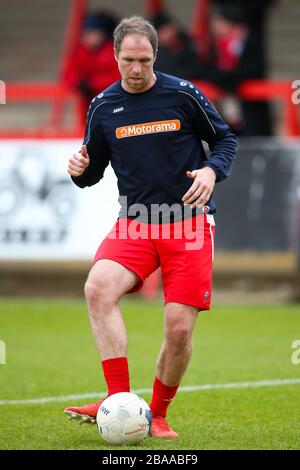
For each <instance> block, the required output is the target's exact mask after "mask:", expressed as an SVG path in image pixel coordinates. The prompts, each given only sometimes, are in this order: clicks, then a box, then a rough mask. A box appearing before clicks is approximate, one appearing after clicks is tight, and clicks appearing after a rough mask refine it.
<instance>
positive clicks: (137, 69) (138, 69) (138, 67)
mask: <svg viewBox="0 0 300 470" xmlns="http://www.w3.org/2000/svg"><path fill="white" fill-rule="evenodd" d="M141 70H142V68H141V64H139V63H138V62H137V63H135V64H133V67H132V71H133V73H135V74H138V73H140V72H141Z"/></svg>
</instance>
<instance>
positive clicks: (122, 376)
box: [102, 357, 130, 397]
mask: <svg viewBox="0 0 300 470" xmlns="http://www.w3.org/2000/svg"><path fill="white" fill-rule="evenodd" d="M102 369H103V373H104V377H105V380H106V383H107V390H108V393H107V396H108V397H109V396H110V395H114V394H115V393H119V392H130V385H129V371H128V361H127V357H115V358H113V359H106V360H105V361H102Z"/></svg>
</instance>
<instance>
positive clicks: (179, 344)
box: [165, 321, 192, 350]
mask: <svg viewBox="0 0 300 470" xmlns="http://www.w3.org/2000/svg"><path fill="white" fill-rule="evenodd" d="M191 338H192V330H191V328H190V327H189V325H187V324H186V323H185V322H184V321H177V322H174V323H173V324H172V325H169V326H168V328H167V330H166V336H165V339H166V341H167V343H168V345H169V346H170V347H172V348H174V349H178V350H181V349H182V348H186V347H187V346H188V345H189V344H190V343H191Z"/></svg>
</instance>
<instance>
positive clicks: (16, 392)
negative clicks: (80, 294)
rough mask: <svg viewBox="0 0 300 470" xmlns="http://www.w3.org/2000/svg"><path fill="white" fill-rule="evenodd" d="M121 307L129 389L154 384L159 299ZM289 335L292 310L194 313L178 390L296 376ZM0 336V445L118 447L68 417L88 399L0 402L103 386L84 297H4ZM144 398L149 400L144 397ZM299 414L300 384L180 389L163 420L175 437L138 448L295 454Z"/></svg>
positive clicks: (299, 326)
mask: <svg viewBox="0 0 300 470" xmlns="http://www.w3.org/2000/svg"><path fill="white" fill-rule="evenodd" d="M121 306H122V311H123V313H124V317H125V321H126V324H127V328H128V332H129V352H128V354H129V366H130V373H131V385H132V389H134V390H137V389H144V388H151V385H152V381H153V376H154V367H155V360H156V356H157V353H158V351H159V347H160V344H161V340H162V330H163V328H162V321H163V315H162V313H163V309H162V303H161V302H158V301H157V302H153V303H150V302H149V303H145V302H142V301H141V300H139V299H137V298H130V297H128V298H126V299H125V300H124V301H123V302H122V304H121ZM295 339H300V308H299V306H297V305H247V306H245V305H232V306H230V305H213V307H212V310H211V312H210V313H202V314H200V316H199V320H198V322H197V327H196V331H195V334H194V347H193V357H192V361H191V364H190V366H189V369H188V371H187V373H186V375H185V377H184V380H183V382H182V386H189V385H205V384H227V383H233V382H248V381H249V382H253V381H260V380H274V379H293V378H299V377H300V365H294V364H292V362H291V356H292V353H293V350H292V347H291V344H292V342H293V341H294V340H295ZM0 340H2V341H4V342H5V344H6V355H7V360H6V364H5V365H0V449H95V450H97V449H98V450H101V449H106V450H113V449H115V448H116V449H117V447H113V446H110V445H108V444H106V443H105V442H104V441H102V440H101V438H100V437H99V435H98V431H97V427H96V426H91V425H82V426H78V424H77V423H76V422H74V421H68V420H67V419H66V417H65V416H64V414H63V408H64V407H65V406H68V405H74V404H84V403H86V402H87V400H82V399H81V400H77V401H53V402H49V403H45V404H6V403H5V402H4V403H3V401H5V400H26V399H32V398H33V399H34V398H43V397H64V396H67V395H72V394H83V393H93V392H98V391H101V392H104V391H105V390H106V388H105V383H104V380H103V378H102V374H101V373H100V365H99V360H98V357H97V354H96V351H95V347H94V343H93V339H92V334H91V331H90V327H89V321H88V318H87V314H86V307H85V303H84V302H83V301H76V300H64V301H62V300H47V299H44V300H38V299H36V300H9V299H7V300H0ZM141 395H142V396H143V398H145V399H146V400H148V401H149V399H150V394H149V393H143V394H141ZM1 400H2V402H1ZM88 401H89V400H88ZM299 418H300V384H299V383H298V384H297V383H295V384H289V385H286V384H285V385H277V386H272V387H271V386H262V387H246V388H219V389H215V390H214V389H211V390H201V391H193V392H179V393H178V394H177V396H176V399H175V400H174V402H173V403H172V405H171V407H170V411H169V421H170V424H171V425H172V427H173V428H174V429H175V430H176V431H178V432H179V433H180V437H179V438H178V439H176V440H163V439H155V438H148V439H146V440H145V441H144V442H143V443H142V444H140V445H139V446H138V448H140V449H147V450H149V449H155V450H158V449H162V450H166V449H172V450H175V449H179V450H186V449H199V450H201V449H299V448H300V428H299ZM128 448H129V447H123V448H122V449H128Z"/></svg>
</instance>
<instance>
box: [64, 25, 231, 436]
mask: <svg viewBox="0 0 300 470" xmlns="http://www.w3.org/2000/svg"><path fill="white" fill-rule="evenodd" d="M157 47H158V41H157V34H156V31H155V29H154V27H153V26H152V24H151V23H149V22H148V21H146V20H144V19H143V18H140V17H131V18H125V19H123V20H122V21H121V22H120V24H119V25H118V26H117V28H116V30H115V32H114V49H115V58H116V61H117V63H118V67H119V71H120V74H121V80H119V81H118V82H116V83H114V84H113V85H111V86H110V87H109V88H107V89H106V90H104V91H102V92H101V93H100V94H99V95H98V96H96V97H95V98H94V99H93V100H92V103H91V105H90V108H89V111H88V117H87V124H86V133H85V138H84V142H83V145H82V148H81V151H80V152H78V153H75V154H73V156H72V157H71V158H70V159H69V164H68V173H69V174H70V175H71V177H72V180H73V181H74V183H75V184H76V185H77V186H79V187H80V188H84V187H86V186H92V185H94V184H96V183H98V181H99V180H100V179H101V178H102V177H103V173H104V170H105V168H106V167H107V165H108V164H109V163H111V165H112V167H113V169H114V171H115V173H116V176H117V178H118V188H119V193H120V199H119V201H120V204H121V210H120V214H119V218H118V220H117V222H116V224H115V226H114V227H113V229H112V231H111V232H110V234H109V235H108V236H107V237H106V238H105V240H104V241H103V242H102V243H101V245H100V247H99V248H98V251H97V253H96V255H95V258H94V262H93V266H92V268H91V270H90V273H89V276H88V279H87V282H86V285H85V296H86V300H87V304H88V310H89V316H90V322H91V326H92V330H93V334H94V337H95V342H96V346H97V350H98V352H99V355H100V358H101V362H102V368H103V373H104V377H105V380H106V383H107V388H108V396H110V395H112V394H115V393H118V392H128V391H130V385H129V372H128V362H127V333H126V328H125V325H124V321H123V318H122V315H121V312H120V309H119V306H118V301H119V299H120V298H121V297H122V296H123V295H124V294H126V293H129V292H136V291H137V290H139V289H140V288H141V286H142V284H143V281H144V280H145V278H147V277H148V276H149V275H150V274H151V273H152V272H153V271H154V270H156V269H157V268H158V267H159V266H160V267H161V272H162V280H163V290H164V303H165V310H164V339H163V344H162V347H161V350H160V353H159V356H158V359H157V364H156V376H155V379H154V385H153V395H152V400H151V403H150V408H151V411H152V416H153V422H152V426H151V434H152V436H157V437H166V438H169V437H177V435H178V434H177V433H176V432H175V431H173V430H172V429H171V427H170V426H169V424H168V422H167V421H166V414H167V409H168V407H169V405H170V403H171V401H172V399H173V398H174V396H175V394H176V391H177V389H178V386H179V384H180V381H181V378H182V376H183V374H184V372H185V370H186V368H187V366H188V363H189V360H190V357H191V349H192V333H193V329H194V326H195V322H196V319H197V316H198V312H199V311H201V310H209V308H210V298H211V275H212V259H213V236H214V218H213V214H214V212H215V204H214V202H213V200H212V198H211V196H212V192H213V189H214V185H215V183H216V182H218V181H222V180H223V179H224V178H226V177H227V176H228V175H229V174H230V171H231V167H232V163H233V160H234V158H235V155H236V138H235V136H234V135H233V134H232V132H231V131H230V129H229V127H228V126H227V125H226V124H225V123H224V121H223V120H222V118H221V117H220V115H219V114H218V112H217V111H216V109H215V108H214V107H213V105H212V104H211V103H210V102H209V101H208V99H207V98H206V97H205V96H204V95H203V93H202V92H201V91H200V90H199V89H198V88H197V87H196V86H195V85H193V84H192V83H190V82H188V81H185V80H184V79H182V78H177V77H173V76H170V75H166V74H163V73H160V72H158V71H156V70H155V71H154V70H153V67H154V62H155V58H156V54H157ZM202 141H206V142H207V143H208V145H209V148H210V151H211V154H210V156H209V157H207V155H206V153H205V151H204V149H203V146H202ZM99 203H100V201H99ZM99 205H100V204H99ZM166 228H167V229H168V230H165V229H166ZM166 233H167V236H166ZM179 233H180V236H178V234H179ZM139 234H140V236H137V235H139ZM192 236H194V237H195V240H194V242H191V237H192ZM101 402H102V400H100V401H98V402H97V403H92V404H88V405H85V406H81V407H69V408H66V409H65V413H66V414H68V415H69V417H70V418H76V419H79V420H80V422H85V421H87V422H92V423H95V418H96V415H97V411H98V408H99V406H100V405H101Z"/></svg>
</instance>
